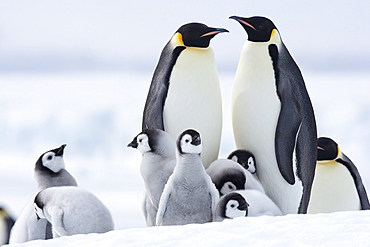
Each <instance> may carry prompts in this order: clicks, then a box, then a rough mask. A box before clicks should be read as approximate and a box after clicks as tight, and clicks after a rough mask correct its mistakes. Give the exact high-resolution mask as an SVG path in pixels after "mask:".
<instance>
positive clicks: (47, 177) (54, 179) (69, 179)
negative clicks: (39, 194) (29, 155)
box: [34, 166, 77, 191]
mask: <svg viewBox="0 0 370 247" xmlns="http://www.w3.org/2000/svg"><path fill="white" fill-rule="evenodd" d="M34 177H35V180H36V182H37V184H38V189H39V190H40V191H41V190H44V189H46V188H49V187H53V186H77V182H76V180H75V179H74V178H73V176H72V175H71V174H70V173H69V172H68V171H66V170H65V169H61V170H60V171H59V172H56V173H55V172H52V171H51V170H49V169H47V168H46V167H41V168H40V167H37V166H36V167H35V172H34Z"/></svg>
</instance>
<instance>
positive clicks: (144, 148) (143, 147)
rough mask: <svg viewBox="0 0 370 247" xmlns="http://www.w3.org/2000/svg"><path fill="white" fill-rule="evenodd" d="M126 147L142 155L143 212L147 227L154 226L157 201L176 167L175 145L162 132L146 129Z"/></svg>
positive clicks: (169, 137) (168, 136)
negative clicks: (144, 191)
mask: <svg viewBox="0 0 370 247" xmlns="http://www.w3.org/2000/svg"><path fill="white" fill-rule="evenodd" d="M128 147H132V148H136V149H137V150H139V152H140V153H142V154H143V159H142V161H141V164H140V173H141V176H142V177H143V180H144V183H145V188H146V194H145V199H144V205H143V210H144V215H145V218H146V224H147V226H154V225H155V219H156V216H157V210H158V204H159V199H160V197H161V195H162V192H163V188H164V186H165V184H166V183H167V181H168V178H169V177H170V175H171V174H172V172H173V169H174V168H175V165H176V143H175V141H174V140H173V139H172V137H171V136H170V135H169V134H168V133H167V132H164V131H163V130H160V129H147V130H144V131H143V132H141V133H140V134H138V135H137V136H136V137H135V138H134V139H133V140H132V142H130V143H129V144H128Z"/></svg>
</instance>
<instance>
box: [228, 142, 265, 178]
mask: <svg viewBox="0 0 370 247" xmlns="http://www.w3.org/2000/svg"><path fill="white" fill-rule="evenodd" d="M227 158H228V159H230V160H233V161H235V162H237V163H238V164H240V165H241V166H242V167H243V168H244V169H246V170H247V171H248V172H250V173H251V174H252V175H253V176H254V177H255V178H256V179H258V176H257V163H256V159H255V157H254V155H253V154H252V153H251V152H249V151H247V150H243V149H237V150H235V151H233V152H231V153H230V154H229V156H228V157H227Z"/></svg>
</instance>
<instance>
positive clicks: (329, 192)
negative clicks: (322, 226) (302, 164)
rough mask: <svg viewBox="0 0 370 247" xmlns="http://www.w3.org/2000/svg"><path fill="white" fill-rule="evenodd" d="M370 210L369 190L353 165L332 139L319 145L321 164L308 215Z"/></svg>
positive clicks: (320, 141) (327, 139) (320, 139)
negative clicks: (367, 191) (367, 190)
mask: <svg viewBox="0 0 370 247" xmlns="http://www.w3.org/2000/svg"><path fill="white" fill-rule="evenodd" d="M361 209H362V210H368V209H370V205H369V200H368V197H367V193H366V189H365V186H364V185H363V183H362V179H361V176H360V173H359V172H358V170H357V168H356V166H355V165H354V164H353V163H352V161H351V160H350V159H349V158H348V157H347V156H346V155H345V154H344V153H342V152H341V149H340V147H339V146H338V144H337V143H336V142H335V141H333V140H332V139H330V138H328V137H320V138H318V141H317V164H316V173H315V179H314V181H313V185H312V191H311V200H310V204H309V206H308V213H331V212H338V211H355V210H361Z"/></svg>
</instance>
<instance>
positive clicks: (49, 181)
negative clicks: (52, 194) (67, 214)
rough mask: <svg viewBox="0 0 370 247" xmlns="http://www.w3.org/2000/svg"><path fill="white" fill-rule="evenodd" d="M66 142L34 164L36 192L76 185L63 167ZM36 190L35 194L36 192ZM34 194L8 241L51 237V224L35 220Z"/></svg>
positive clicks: (21, 241) (25, 240)
mask: <svg viewBox="0 0 370 247" xmlns="http://www.w3.org/2000/svg"><path fill="white" fill-rule="evenodd" d="M65 147H66V144H63V145H62V146H60V147H59V148H55V149H52V150H49V151H47V152H45V153H43V154H42V155H41V156H40V157H39V158H38V160H37V161H36V164H35V169H34V178H35V180H36V182H37V185H38V188H37V192H39V191H41V190H44V189H46V188H49V187H54V186H77V182H76V180H75V179H74V177H73V176H72V175H71V174H70V173H69V172H68V171H67V170H66V169H65V163H64V160H63V154H64V149H65ZM37 192H36V194H37ZM36 194H35V195H33V196H32V197H31V199H30V200H29V201H28V202H27V204H26V205H25V206H24V208H23V209H22V212H21V214H20V215H19V217H18V219H17V220H16V222H15V224H14V226H13V228H12V230H11V234H10V241H9V242H10V243H11V244H13V243H24V242H27V241H31V240H36V239H49V238H52V233H51V225H50V223H48V222H47V221H46V220H37V218H36V215H35V214H34V205H33V204H34V203H33V202H34V199H35V196H36Z"/></svg>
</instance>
